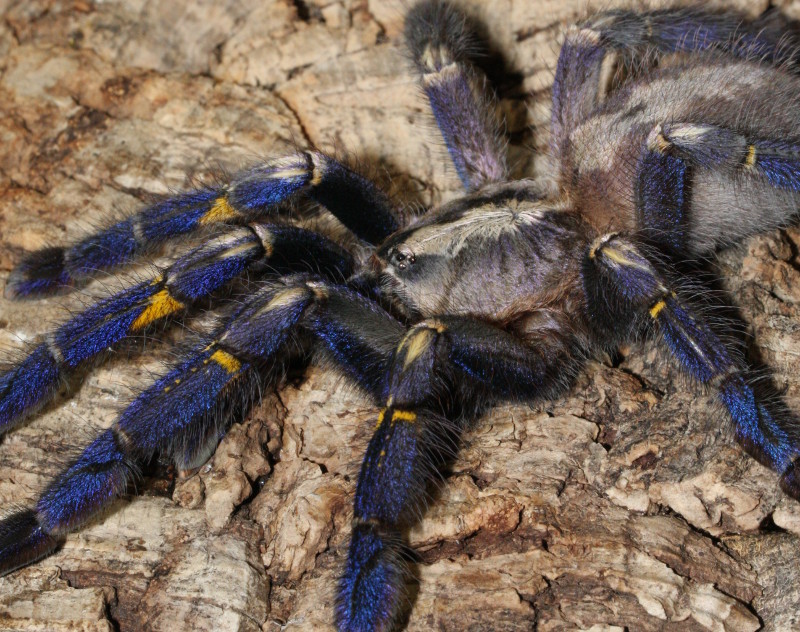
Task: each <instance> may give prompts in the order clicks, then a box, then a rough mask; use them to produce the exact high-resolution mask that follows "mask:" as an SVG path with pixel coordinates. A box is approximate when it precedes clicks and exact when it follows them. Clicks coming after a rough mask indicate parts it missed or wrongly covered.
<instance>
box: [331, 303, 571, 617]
mask: <svg viewBox="0 0 800 632" xmlns="http://www.w3.org/2000/svg"><path fill="white" fill-rule="evenodd" d="M556 338H558V336H557V335H555V336H553V337H552V338H551V344H550V345H549V346H548V345H546V344H543V345H542V347H541V348H536V349H531V348H529V347H527V346H525V345H524V344H523V343H522V342H521V341H520V340H518V339H516V338H514V337H513V336H511V335H510V334H508V333H506V332H504V331H502V330H501V329H498V328H496V327H493V326H491V325H488V324H486V323H483V322H480V321H475V320H472V319H469V318H466V317H442V318H436V319H431V320H426V321H423V322H422V323H420V324H419V325H416V326H414V327H413V328H412V329H410V330H409V332H408V333H407V334H406V335H405V336H404V337H403V339H402V340H401V341H400V344H399V346H398V348H397V351H396V353H395V356H394V359H393V361H392V364H391V369H390V373H389V381H388V385H387V391H386V395H385V407H384V408H383V410H381V412H380V414H379V415H378V420H377V424H376V429H375V432H374V434H373V437H372V439H371V441H370V443H369V446H368V447H367V451H366V454H365V456H364V462H363V464H362V466H361V473H360V475H359V479H358V486H357V488H356V495H355V500H354V509H353V532H352V536H351V541H350V549H349V553H348V560H347V566H346V569H345V574H344V576H343V578H342V580H341V582H340V585H339V599H338V602H337V625H338V628H339V629H340V630H342V631H343V632H366V631H367V630H389V629H392V625H393V623H394V622H395V619H396V618H397V616H398V614H399V609H400V605H401V603H402V595H403V592H404V583H405V581H406V579H407V576H406V563H405V561H404V559H403V549H404V541H403V536H402V533H403V531H404V530H405V529H406V528H407V527H408V526H410V525H411V524H413V523H414V522H415V521H416V520H417V519H418V518H419V511H420V504H421V502H422V500H423V499H424V498H425V495H426V492H427V488H428V486H429V485H430V483H431V482H432V480H433V479H434V478H435V477H436V476H437V475H438V472H439V468H440V466H442V465H443V464H445V463H446V462H447V461H448V460H449V459H450V458H452V457H453V456H454V454H455V452H456V450H457V448H458V443H459V440H460V435H461V431H462V429H463V426H464V422H463V421H459V422H454V421H450V419H451V418H455V419H460V420H464V419H469V418H470V417H474V415H475V413H476V412H478V411H479V410H480V408H481V406H482V405H485V404H486V403H487V401H488V400H489V398H490V397H491V396H500V397H507V398H523V397H534V396H536V395H540V394H545V393H547V394H551V393H552V390H553V388H554V385H555V384H556V382H558V380H559V376H561V375H563V373H561V371H562V370H568V369H569V364H570V362H575V361H576V360H575V358H574V357H573V358H568V354H562V353H560V350H563V349H564V346H563V345H562V344H561V341H558V342H556V340H555V339H556Z"/></svg>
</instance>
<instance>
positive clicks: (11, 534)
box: [0, 509, 60, 577]
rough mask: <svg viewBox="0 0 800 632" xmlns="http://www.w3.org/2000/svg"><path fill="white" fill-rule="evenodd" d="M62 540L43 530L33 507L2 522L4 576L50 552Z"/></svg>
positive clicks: (0, 551) (0, 561)
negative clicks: (32, 509)
mask: <svg viewBox="0 0 800 632" xmlns="http://www.w3.org/2000/svg"><path fill="white" fill-rule="evenodd" d="M59 542H60V540H59V539H58V538H56V537H54V536H52V535H50V534H48V533H46V532H45V531H44V530H42V527H41V525H40V524H39V521H38V520H37V519H36V514H35V513H34V512H33V511H31V510H27V509H26V510H23V511H18V512H16V513H13V514H11V515H10V516H8V517H6V518H5V519H4V520H2V521H0V577H1V576H3V575H7V574H8V573H10V572H12V571H14V570H16V569H18V568H22V567H23V566H27V565H28V564H32V563H33V562H35V561H36V560H38V559H40V558H42V557H45V556H46V555H49V554H50V553H52V552H53V550H55V548H56V547H57V546H58V545H59Z"/></svg>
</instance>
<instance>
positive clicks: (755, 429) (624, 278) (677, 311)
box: [584, 234, 800, 498]
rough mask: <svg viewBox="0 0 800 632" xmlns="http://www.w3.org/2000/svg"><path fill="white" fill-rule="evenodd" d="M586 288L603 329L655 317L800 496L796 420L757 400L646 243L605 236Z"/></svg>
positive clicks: (591, 260) (752, 448) (691, 369)
mask: <svg viewBox="0 0 800 632" xmlns="http://www.w3.org/2000/svg"><path fill="white" fill-rule="evenodd" d="M584 286H585V288H586V291H587V295H588V298H589V306H590V314H591V315H592V317H593V319H594V320H595V322H596V324H597V325H598V326H599V327H601V328H602V329H606V330H609V331H613V330H616V331H620V327H621V326H622V325H623V324H624V323H633V322H635V321H638V320H641V319H643V318H644V319H648V320H650V321H651V322H653V323H654V324H655V325H656V326H657V328H658V330H659V331H660V333H661V337H662V339H663V342H664V343H665V345H666V346H667V348H668V349H669V351H670V352H671V353H672V355H673V356H674V357H675V359H676V360H678V362H680V364H681V366H682V367H683V368H684V369H685V370H686V371H688V373H689V374H690V375H691V376H692V377H693V378H694V379H695V380H697V381H698V382H700V383H701V384H704V385H708V386H709V387H710V388H712V389H713V390H714V391H715V393H716V396H717V398H718V399H719V401H720V402H721V403H722V404H723V405H724V406H725V408H726V409H727V411H728V413H729V414H730V416H731V419H732V420H733V422H734V425H735V431H736V438H737V440H738V441H739V442H740V443H741V444H742V446H743V447H744V449H745V450H746V451H747V453H748V454H750V455H751V456H753V457H754V458H755V459H756V460H758V461H759V462H760V463H762V464H764V465H766V466H768V467H770V468H772V469H773V470H775V471H777V472H779V473H781V475H782V476H781V487H782V488H783V489H784V491H785V492H786V493H787V494H789V495H791V496H793V497H794V498H800V484H798V483H800V480H798V477H797V474H796V471H795V462H796V461H795V460H796V458H797V457H798V455H800V433H798V428H797V426H796V425H795V424H792V423H788V422H787V421H786V420H784V419H783V418H781V417H780V416H776V415H775V414H774V411H772V410H770V409H769V408H768V407H767V406H765V404H764V402H762V401H760V400H759V399H758V397H757V396H756V394H755V393H754V391H753V388H752V386H751V385H750V384H749V383H748V381H747V369H746V366H745V365H744V364H743V363H742V362H741V361H739V360H738V359H736V358H735V357H733V356H732V355H731V354H730V352H729V351H728V350H727V349H726V347H725V345H724V344H723V342H722V341H721V340H720V339H719V337H718V336H717V335H716V334H715V333H714V332H713V331H712V330H711V329H710V328H709V327H708V325H706V324H705V323H704V322H703V321H702V320H701V319H699V318H698V317H697V316H696V315H695V314H694V313H693V311H692V309H691V308H690V307H689V306H688V304H687V303H686V302H684V301H683V300H681V299H680V298H679V297H678V296H677V294H676V293H675V291H674V289H673V288H672V287H671V286H670V284H669V283H668V281H667V280H666V279H665V277H664V276H663V275H662V274H661V273H659V272H658V271H657V270H656V268H655V266H654V264H653V263H652V258H649V257H648V256H646V255H645V254H643V248H642V247H639V246H637V245H636V244H634V243H633V242H631V241H629V240H627V239H624V238H622V237H619V236H617V235H614V234H611V235H604V236H603V237H600V238H599V239H598V240H597V241H595V243H594V244H593V246H592V248H591V249H590V250H589V252H588V253H587V257H586V261H585V265H584Z"/></svg>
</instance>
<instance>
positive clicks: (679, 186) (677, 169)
mask: <svg viewBox="0 0 800 632" xmlns="http://www.w3.org/2000/svg"><path fill="white" fill-rule="evenodd" d="M663 139H664V136H663V134H661V133H660V129H659V128H657V130H656V131H654V133H651V134H650V137H649V138H648V139H647V146H646V148H645V150H644V151H643V152H642V155H641V157H640V159H639V164H638V165H637V177H636V188H635V196H636V208H637V211H638V213H639V217H638V225H639V228H640V230H641V232H642V234H643V236H645V237H646V238H648V239H650V240H652V241H653V242H654V243H658V244H661V245H663V246H666V247H668V248H671V249H672V250H674V251H676V252H680V251H682V250H684V248H685V245H686V234H685V233H686V223H687V217H686V214H687V210H688V209H687V206H688V203H689V200H688V185H689V170H688V167H687V164H686V161H685V160H684V159H683V158H682V157H680V156H675V155H672V154H670V153H667V152H665V151H664V145H663V144H662V141H663Z"/></svg>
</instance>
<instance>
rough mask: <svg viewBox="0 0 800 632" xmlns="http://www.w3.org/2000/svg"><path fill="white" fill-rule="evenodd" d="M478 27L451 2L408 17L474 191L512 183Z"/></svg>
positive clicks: (437, 113) (462, 172)
mask: <svg viewBox="0 0 800 632" xmlns="http://www.w3.org/2000/svg"><path fill="white" fill-rule="evenodd" d="M475 29H476V26H475V25H474V24H472V22H471V21H470V20H469V18H468V17H467V16H466V15H465V14H464V13H462V12H460V11H459V10H457V9H456V8H454V7H453V6H451V5H450V4H448V3H445V2H439V1H436V0H428V1H426V2H420V3H418V4H417V5H415V6H414V7H413V8H412V9H411V11H409V13H408V16H407V17H406V26H405V37H406V42H407V45H408V48H409V50H410V51H411V54H412V57H413V60H414V63H415V65H416V67H417V71H418V72H419V73H420V81H421V83H422V88H423V90H424V91H425V94H426V95H427V96H428V100H429V102H430V104H431V109H432V110H433V115H434V117H435V119H436V123H437V125H438V126H439V129H440V130H441V133H442V136H443V137H444V141H445V144H446V145H447V149H448V151H449V152H450V156H451V158H452V159H453V163H454V164H455V167H456V172H457V173H458V176H459V177H460V178H461V182H462V183H463V184H464V187H465V188H466V189H467V190H469V191H475V190H477V189H480V188H481V187H483V186H484V185H485V184H488V183H491V182H502V181H504V180H506V177H507V168H506V147H505V145H506V143H505V140H504V138H503V135H502V134H501V132H500V128H499V125H498V120H497V102H496V99H495V97H494V92H493V91H492V89H491V87H490V86H489V82H488V80H487V79H486V76H485V75H484V73H483V72H482V71H481V70H480V69H479V68H478V67H477V66H476V65H475V64H474V63H473V62H474V60H475V59H476V57H477V56H478V55H480V54H481V43H480V40H479V39H478V37H477V35H476V30H475Z"/></svg>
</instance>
